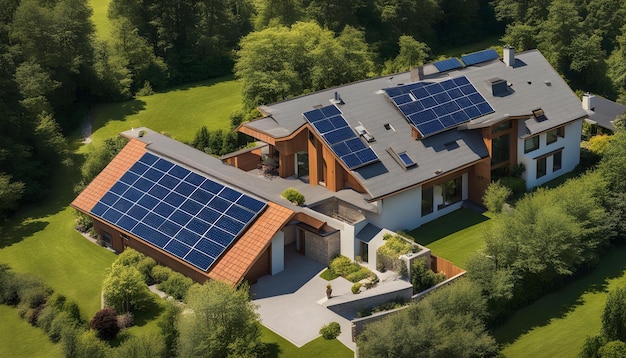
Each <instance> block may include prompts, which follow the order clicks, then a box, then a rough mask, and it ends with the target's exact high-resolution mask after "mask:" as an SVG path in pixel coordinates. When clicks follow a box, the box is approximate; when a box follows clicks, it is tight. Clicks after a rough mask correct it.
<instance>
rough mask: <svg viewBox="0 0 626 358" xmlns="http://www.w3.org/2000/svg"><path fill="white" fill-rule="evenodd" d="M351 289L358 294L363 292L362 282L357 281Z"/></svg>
mask: <svg viewBox="0 0 626 358" xmlns="http://www.w3.org/2000/svg"><path fill="white" fill-rule="evenodd" d="M350 290H352V293H354V294H355V295H356V294H357V293H359V292H361V284H360V283H358V282H356V283H355V284H354V285H352V288H350Z"/></svg>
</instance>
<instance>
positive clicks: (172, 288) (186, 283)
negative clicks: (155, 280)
mask: <svg viewBox="0 0 626 358" xmlns="http://www.w3.org/2000/svg"><path fill="white" fill-rule="evenodd" d="M191 285H193V281H192V280H191V279H190V278H189V277H185V276H183V275H182V274H180V273H178V272H172V274H171V275H170V277H169V278H168V279H167V280H166V281H165V282H161V283H160V284H159V285H158V288H159V290H161V291H163V292H165V293H167V294H168V295H170V296H172V297H174V298H175V299H177V300H182V299H184V298H185V296H186V295H187V291H189V287H191Z"/></svg>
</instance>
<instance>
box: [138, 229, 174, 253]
mask: <svg viewBox="0 0 626 358" xmlns="http://www.w3.org/2000/svg"><path fill="white" fill-rule="evenodd" d="M138 225H139V224H138ZM148 231H149V233H148V236H147V238H146V240H147V241H148V242H150V243H152V244H153V245H155V246H157V247H160V248H163V247H165V245H166V244H167V243H168V242H170V241H171V238H170V237H169V236H167V235H165V234H162V233H160V232H158V231H156V230H154V229H150V228H148Z"/></svg>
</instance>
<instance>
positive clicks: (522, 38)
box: [500, 22, 537, 51]
mask: <svg viewBox="0 0 626 358" xmlns="http://www.w3.org/2000/svg"><path fill="white" fill-rule="evenodd" d="M500 41H502V42H503V43H504V44H507V45H510V46H513V47H515V50H516V51H525V50H530V49H533V48H536V47H537V30H536V27H535V26H531V25H527V24H524V23H521V22H516V23H513V24H510V25H507V26H506V32H505V34H504V36H502V38H501V39H500Z"/></svg>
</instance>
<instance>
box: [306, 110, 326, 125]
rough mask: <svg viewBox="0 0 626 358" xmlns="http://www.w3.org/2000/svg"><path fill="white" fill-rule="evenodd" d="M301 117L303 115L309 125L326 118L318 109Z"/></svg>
mask: <svg viewBox="0 0 626 358" xmlns="http://www.w3.org/2000/svg"><path fill="white" fill-rule="evenodd" d="M303 115H304V118H306V119H307V120H308V121H309V122H311V123H314V122H317V121H319V120H320V119H324V118H326V115H325V114H324V112H322V111H320V110H319V109H314V110H312V111H308V112H304V113H303Z"/></svg>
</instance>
